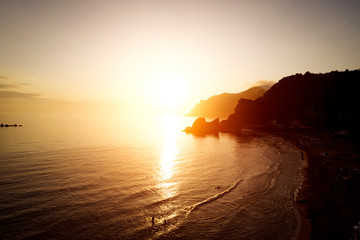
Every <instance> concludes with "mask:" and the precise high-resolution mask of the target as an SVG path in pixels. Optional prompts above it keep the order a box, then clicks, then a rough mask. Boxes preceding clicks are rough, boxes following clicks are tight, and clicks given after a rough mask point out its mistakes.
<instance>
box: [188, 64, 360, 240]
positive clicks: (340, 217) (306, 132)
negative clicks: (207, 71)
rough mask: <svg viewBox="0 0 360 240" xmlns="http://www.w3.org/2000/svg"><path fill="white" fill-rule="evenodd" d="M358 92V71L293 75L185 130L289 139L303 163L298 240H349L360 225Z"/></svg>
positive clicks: (359, 112) (359, 77) (359, 113)
mask: <svg viewBox="0 0 360 240" xmlns="http://www.w3.org/2000/svg"><path fill="white" fill-rule="evenodd" d="M359 90H360V70H353V71H349V70H346V71H344V72H339V71H333V72H329V73H324V74H321V73H320V74H313V73H309V72H307V73H305V74H295V75H292V76H288V77H284V78H282V79H281V80H280V81H279V82H277V83H276V84H275V85H273V86H272V87H271V88H270V89H269V90H268V91H267V92H266V93H265V94H264V95H263V96H262V97H260V98H258V99H256V100H248V99H240V100H239V101H238V104H237V106H236V108H235V110H234V112H233V113H232V114H231V115H230V116H229V117H228V118H227V119H225V120H223V121H218V120H216V121H213V122H210V123H209V122H206V121H205V119H204V118H199V119H197V120H196V121H195V122H194V124H193V125H192V127H187V128H186V129H185V131H186V132H188V133H193V134H196V135H206V134H209V133H211V134H214V132H216V131H219V132H230V133H235V134H248V131H245V130H247V129H250V130H252V131H255V133H263V134H278V135H280V136H282V137H284V138H286V139H288V140H290V141H292V142H293V143H294V144H295V145H296V146H297V147H298V148H300V149H302V150H304V154H305V155H306V156H307V157H305V159H307V161H308V167H307V168H305V169H304V170H303V175H304V177H305V181H304V184H303V186H302V188H301V191H300V193H299V195H298V198H297V201H296V204H297V206H298V209H299V211H300V215H301V217H302V225H301V226H302V227H301V228H302V229H301V232H300V235H299V239H309V238H310V239H355V237H354V235H355V234H356V230H355V227H354V226H356V225H359V224H358V222H359V221H360V204H359V202H360V107H359V106H360V105H359V103H360V100H359V95H358V93H359ZM359 229H360V228H359ZM357 234H358V236H360V232H358V233H357Z"/></svg>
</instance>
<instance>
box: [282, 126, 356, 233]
mask: <svg viewBox="0 0 360 240" xmlns="http://www.w3.org/2000/svg"><path fill="white" fill-rule="evenodd" d="M276 135H280V136H282V137H284V138H286V139H288V140H290V141H292V142H293V143H294V144H295V145H296V147H297V148H299V149H300V150H302V151H303V157H304V160H305V161H307V167H305V168H304V169H303V176H304V182H303V185H302V188H301V189H300V192H299V194H298V196H297V199H296V200H297V201H296V205H297V207H298V210H299V214H300V216H301V227H300V232H299V235H298V239H300V240H302V239H353V238H352V237H353V234H354V232H353V231H354V230H353V226H354V225H356V224H357V222H358V221H360V204H359V203H360V159H359V156H360V144H359V143H358V142H357V143H355V142H354V141H353V140H349V139H339V138H331V137H329V136H321V135H314V134H311V135H306V134H299V133H279V134H278V133H277V134H276Z"/></svg>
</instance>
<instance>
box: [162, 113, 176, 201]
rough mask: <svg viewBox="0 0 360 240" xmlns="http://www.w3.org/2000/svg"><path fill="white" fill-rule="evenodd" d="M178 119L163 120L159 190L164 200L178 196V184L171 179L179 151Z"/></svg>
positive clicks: (167, 118)
mask: <svg viewBox="0 0 360 240" xmlns="http://www.w3.org/2000/svg"><path fill="white" fill-rule="evenodd" d="M177 121H178V119H177V117H175V116H166V117H164V119H163V133H164V143H163V145H162V151H161V155H160V172H159V188H160V189H161V195H162V196H163V197H164V198H170V197H173V196H175V195H176V182H174V181H172V180H171V178H172V177H173V175H174V173H175V164H176V157H177V155H178V153H179V149H178V147H177V144H176V135H177V131H179V130H178V129H177Z"/></svg>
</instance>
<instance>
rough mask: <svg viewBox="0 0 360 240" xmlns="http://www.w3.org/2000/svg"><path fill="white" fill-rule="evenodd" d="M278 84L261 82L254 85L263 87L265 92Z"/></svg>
mask: <svg viewBox="0 0 360 240" xmlns="http://www.w3.org/2000/svg"><path fill="white" fill-rule="evenodd" d="M275 83H276V81H271V80H259V81H257V82H255V83H254V84H253V87H261V88H264V89H265V90H268V89H269V88H271V87H272V85H274V84H275Z"/></svg>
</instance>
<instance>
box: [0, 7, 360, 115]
mask: <svg viewBox="0 0 360 240" xmlns="http://www.w3.org/2000/svg"><path fill="white" fill-rule="evenodd" d="M359 68H360V1H358V0H338V1H337V0H301V1H300V0H299V1H295V0H237V1H229V0H207V1H205V0H191V1H188V0H172V1H169V0H144V1H138V0H131V1H130V0H129V1H120V0H119V1H110V0H102V1H100V0H97V1H95V0H87V1H83V0H71V1H70V0H62V1H56V0H32V1H30V0H21V1H20V0H1V1H0V112H74V113H77V112H110V113H111V112H119V113H135V114H137V113H155V114H186V113H187V112H189V111H190V110H191V108H192V107H193V106H194V105H195V104H196V103H198V102H199V101H200V100H201V99H207V98H209V97H210V96H212V95H216V94H220V93H222V92H234V93H235V92H241V91H243V90H246V89H247V88H249V87H251V86H252V85H254V84H256V83H257V82H259V81H261V80H266V81H278V80H280V79H281V78H282V77H285V76H288V75H292V74H296V73H305V72H307V71H310V72H313V73H319V72H329V71H333V70H339V71H343V70H345V69H349V70H353V69H359Z"/></svg>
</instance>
